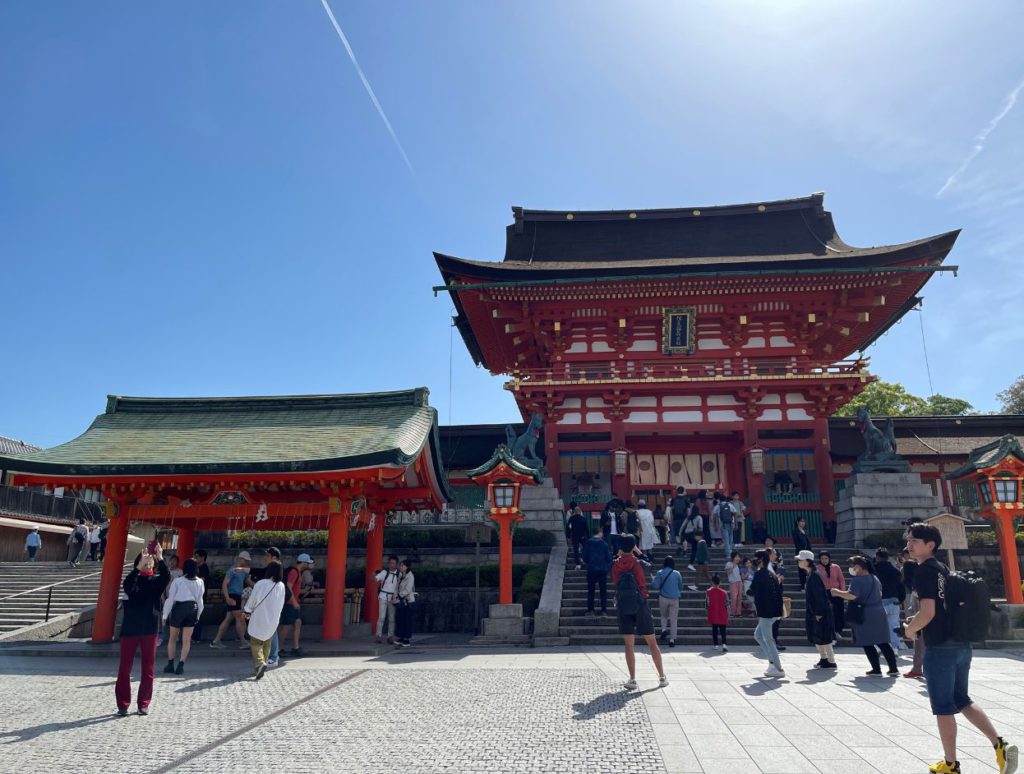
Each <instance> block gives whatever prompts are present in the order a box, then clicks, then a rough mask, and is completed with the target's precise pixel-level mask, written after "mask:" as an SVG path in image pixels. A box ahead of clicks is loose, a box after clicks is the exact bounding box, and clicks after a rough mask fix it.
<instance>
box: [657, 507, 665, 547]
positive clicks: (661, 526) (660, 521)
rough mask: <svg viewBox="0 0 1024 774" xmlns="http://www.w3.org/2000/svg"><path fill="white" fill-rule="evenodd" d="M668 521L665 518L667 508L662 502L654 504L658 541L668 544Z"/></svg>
mask: <svg viewBox="0 0 1024 774" xmlns="http://www.w3.org/2000/svg"><path fill="white" fill-rule="evenodd" d="M667 527H668V522H667V521H666V519H665V509H664V508H663V507H662V505H661V503H657V504H656V505H655V506H654V531H655V532H656V533H657V534H658V540H657V542H658V543H661V544H662V545H667V544H668V529H667Z"/></svg>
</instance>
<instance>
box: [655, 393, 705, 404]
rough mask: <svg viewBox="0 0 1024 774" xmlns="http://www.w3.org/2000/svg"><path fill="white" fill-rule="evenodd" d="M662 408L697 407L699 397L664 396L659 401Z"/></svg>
mask: <svg viewBox="0 0 1024 774" xmlns="http://www.w3.org/2000/svg"><path fill="white" fill-rule="evenodd" d="M661 405H662V406H699V405H700V396H699V395H666V396H665V397H664V398H662V399H661Z"/></svg>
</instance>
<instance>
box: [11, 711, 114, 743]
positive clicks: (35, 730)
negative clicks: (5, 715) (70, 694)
mask: <svg viewBox="0 0 1024 774" xmlns="http://www.w3.org/2000/svg"><path fill="white" fill-rule="evenodd" d="M111 720H122V718H120V717H118V716H117V715H115V714H114V713H113V712H111V713H110V714H108V715H97V716H96V717H94V718H81V719H76V720H68V721H66V722H64V723H43V724H42V725H38V726H29V727H28V728H20V729H15V730H12V731H0V736H10V737H15V738H13V739H8V740H7V741H6V742H4V744H16V743H18V742H28V741H30V740H32V739H36V738H38V737H40V736H42V735H43V734H51V733H53V732H54V731H68V730H73V729H79V728H82V727H83V726H95V725H99V724H100V723H108V722H109V721H111Z"/></svg>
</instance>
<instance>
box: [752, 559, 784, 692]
mask: <svg viewBox="0 0 1024 774" xmlns="http://www.w3.org/2000/svg"><path fill="white" fill-rule="evenodd" d="M754 562H755V563H756V564H757V571H756V572H755V573H754V579H753V581H752V582H751V584H750V591H749V592H748V593H749V594H750V595H751V596H752V597H753V598H754V609H755V610H756V611H757V626H756V627H754V639H755V640H757V644H758V645H760V646H761V653H762V654H763V655H764V657H765V658H767V659H768V661H769V666H768V669H767V670H765V673H764V676H765V677H785V676H786V672H785V671H784V670H783V668H782V661H781V659H780V658H779V651H778V649H777V648H776V646H775V639H774V638H773V637H772V624H774V623H775V622H776V621H778V620H779V619H780V618H781V617H782V584H780V583H779V580H778V578H777V577H776V576H775V573H773V572H772V571H771V569H769V565H770V564H771V560H770V558H769V554H768V551H767V550H765V549H763V548H762V549H759V550H757V551H755V552H754Z"/></svg>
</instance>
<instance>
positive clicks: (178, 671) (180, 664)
mask: <svg viewBox="0 0 1024 774" xmlns="http://www.w3.org/2000/svg"><path fill="white" fill-rule="evenodd" d="M174 674H176V675H183V674H185V662H184V661H179V662H178V668H177V669H175V670H174Z"/></svg>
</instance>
